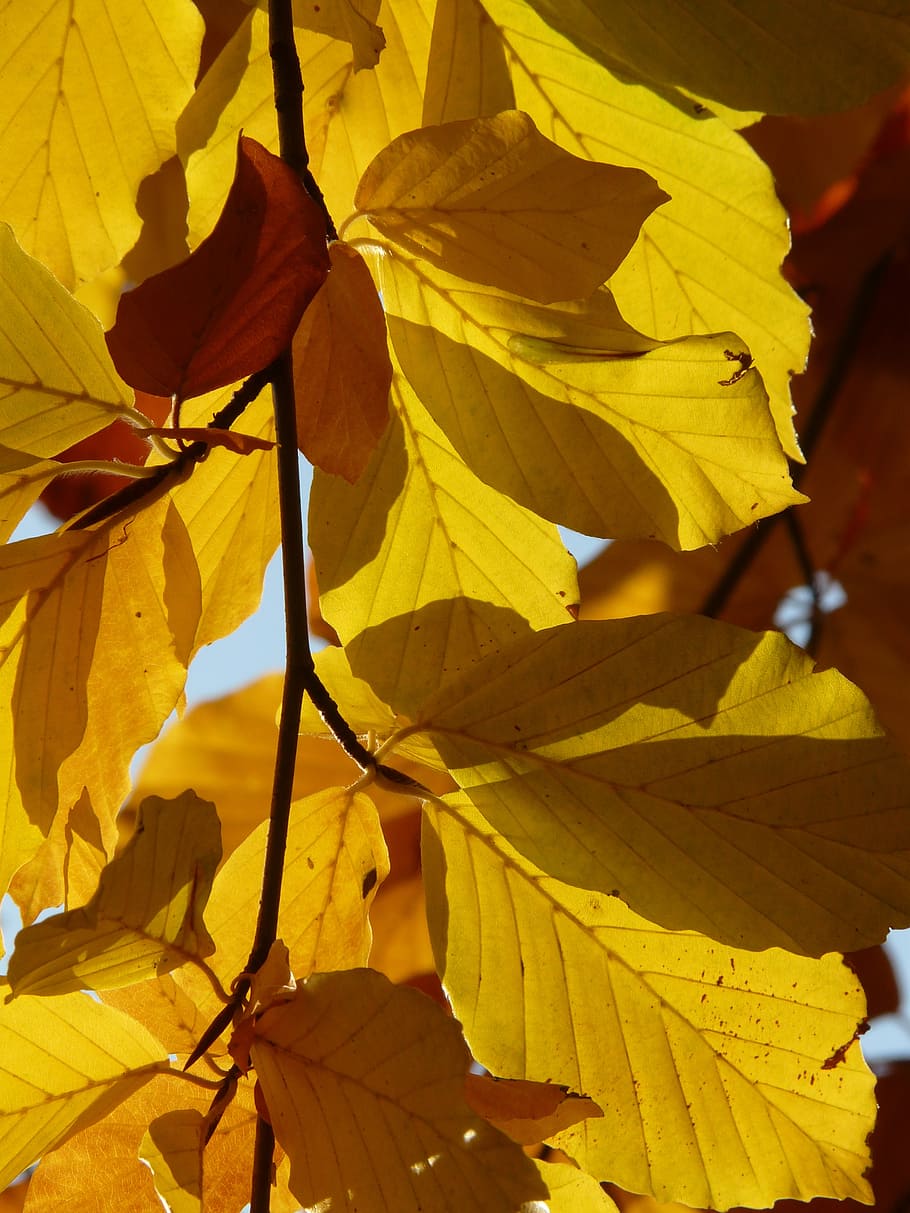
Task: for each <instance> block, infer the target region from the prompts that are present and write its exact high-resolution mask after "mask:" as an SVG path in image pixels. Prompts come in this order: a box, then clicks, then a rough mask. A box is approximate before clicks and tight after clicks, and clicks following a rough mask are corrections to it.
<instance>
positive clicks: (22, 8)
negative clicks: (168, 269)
mask: <svg viewBox="0 0 910 1213" xmlns="http://www.w3.org/2000/svg"><path fill="white" fill-rule="evenodd" d="M202 33H203V26H202V19H201V17H200V15H199V12H198V10H197V9H196V7H195V5H193V4H192V3H190V0H155V2H154V3H153V4H152V3H149V2H147V0H139V2H136V0H101V2H100V3H92V0H75V2H73V0H40V2H39V3H37V4H21V3H19V0H6V2H5V3H4V4H3V5H2V7H0V46H2V47H3V57H4V61H3V66H2V84H3V87H2V89H0V132H2V135H0V213H2V214H3V216H4V218H5V219H6V220H8V221H9V222H10V223H11V224H12V226H13V228H14V229H15V230H16V232H17V233H18V235H19V238H20V240H21V241H22V243H23V245H24V246H25V248H27V249H28V251H29V252H31V253H34V255H35V256H36V257H38V258H40V260H41V261H43V262H44V263H45V264H46V265H49V266H50V267H51V269H52V270H53V271H54V273H55V274H56V275H57V277H58V278H59V279H60V280H61V281H62V282H64V283H65V284H66V285H67V286H73V285H75V284H76V283H77V282H84V281H87V280H88V279H92V278H94V277H96V275H97V274H98V273H99V272H100V271H101V270H103V269H106V268H107V267H108V266H112V265H116V264H117V262H118V261H119V260H120V258H121V257H122V256H123V254H124V253H125V252H126V251H127V249H128V248H129V247H130V245H132V244H133V243H134V242H135V240H136V237H137V236H138V234H139V228H140V219H139V215H138V213H137V211H136V203H135V198H136V191H137V189H138V186H139V183H140V181H141V180H142V178H143V177H145V176H146V175H147V174H149V173H152V172H154V171H155V169H157V168H158V167H159V165H161V164H162V163H163V162H164V161H165V160H167V159H168V157H169V156H170V155H172V153H173V151H174V123H175V122H176V119H177V115H178V114H179V113H180V111H181V109H182V108H183V106H184V105H185V104H186V102H187V101H188V99H189V97H190V94H191V93H192V91H193V79H194V77H195V75H196V68H197V65H198V62H199V47H200V44H201V41H202Z"/></svg>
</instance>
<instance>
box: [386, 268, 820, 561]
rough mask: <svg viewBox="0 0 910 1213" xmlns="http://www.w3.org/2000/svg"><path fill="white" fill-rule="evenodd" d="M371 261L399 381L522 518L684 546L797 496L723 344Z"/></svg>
mask: <svg viewBox="0 0 910 1213" xmlns="http://www.w3.org/2000/svg"><path fill="white" fill-rule="evenodd" d="M376 264H377V267H378V273H379V281H380V285H381V290H382V294H383V300H384V302H385V306H386V310H387V312H388V315H389V332H390V335H391V337H392V341H393V344H394V347H395V354H396V357H397V358H398V360H399V361H400V363H401V366H402V369H403V371H404V373H405V374H406V375H407V377H408V378H409V380H410V382H411V385H412V386H413V387H414V389H415V390H416V392H417V394H418V396H419V397H420V398H421V400H422V401H423V402H424V404H425V405H426V407H427V409H428V410H429V411H430V413H431V414H432V415H433V417H434V420H435V421H436V422H437V423H438V424H439V425H440V426H441V427H442V429H443V430H445V431H446V433H447V435H448V437H449V439H450V441H451V442H452V443H453V445H454V446H455V448H456V449H457V450H458V452H459V454H460V455H461V456H462V457H463V458H464V459H465V461H466V462H467V463H468V464H469V466H470V467H471V468H472V469H474V470H476V472H477V474H478V475H479V476H481V477H482V478H483V479H484V480H485V481H486V482H487V483H488V484H490V485H492V486H493V487H495V488H497V489H499V490H500V491H501V492H503V493H506V494H508V495H509V496H510V497H512V498H513V499H514V500H516V501H518V502H519V503H520V504H522V505H524V506H526V507H527V508H529V509H533V510H535V511H536V512H537V513H539V514H542V515H543V516H544V517H547V518H550V519H552V520H553V521H556V522H561V523H564V524H565V525H567V526H571V527H573V528H574V529H576V530H579V531H582V532H583V533H586V534H592V535H604V536H609V537H612V538H619V537H622V538H635V537H652V538H653V537H659V538H660V539H662V540H663V541H664V542H665V543H668V544H670V545H671V546H673V547H683V548H692V547H699V546H701V545H703V544H706V543H709V542H715V541H716V540H718V539H719V538H720V537H721V536H722V535H724V534H727V533H729V532H730V531H735V530H738V529H740V528H741V527H743V526H745V525H747V524H748V523H749V522H751V521H755V520H757V519H758V518H760V517H762V516H765V515H767V514H772V513H775V512H776V511H778V510H780V509H782V508H784V507H785V506H786V505H788V504H792V503H793V502H795V501H799V500H802V498H801V497H800V495H799V494H797V493H795V492H794V490H793V489H792V488H791V486H790V479H789V474H788V471H787V464H786V460H785V458H784V456H783V454H782V452H781V449H780V444H779V442H778V439H777V436H776V433H775V430H774V425H773V422H772V419H771V416H770V413H769V411H768V402H767V397H766V395H765V392H764V389H763V387H762V384H761V380H760V379H759V378H758V376H757V374H756V373H755V372H754V371H747V372H746V373H745V374H741V373H740V374H738V373H737V372H739V371H741V370H742V367H741V364H740V361H739V360H738V359H739V358H742V360H743V361H747V359H746V355H745V353H744V352H743V347H742V343H741V342H740V341H739V340H738V339H737V338H736V337H735V336H734V335H733V334H730V333H728V334H722V335H719V336H715V337H702V338H691V339H688V340H685V341H680V342H676V343H674V342H671V343H669V344H666V345H660V344H657V343H655V342H653V341H651V340H649V339H648V338H646V337H643V336H642V335H641V334H640V333H636V332H635V331H634V330H632V329H630V328H629V326H628V325H626V324H625V323H624V321H623V320H622V317H621V316H620V315H619V313H618V311H617V310H616V306H615V304H614V303H613V300H612V299H611V297H610V296H609V295H607V294H599V295H597V296H595V297H594V298H593V299H592V300H590V301H587V302H584V301H581V302H577V303H573V304H568V305H565V306H563V307H556V308H549V309H545V308H535V307H533V306H530V305H527V304H525V303H524V302H522V301H521V300H518V299H516V298H514V297H508V296H503V295H501V294H495V293H491V292H489V291H484V290H483V289H482V288H478V287H474V286H469V285H468V284H467V283H464V282H461V281H459V280H458V279H457V278H454V277H452V276H450V275H448V274H445V273H444V272H442V271H440V270H437V269H434V268H433V267H431V266H429V265H427V264H426V263H425V262H418V261H416V260H411V259H409V258H407V257H406V256H404V255H400V254H398V252H397V251H396V253H395V254H394V255H393V256H388V255H386V256H381V257H378V258H377V259H376ZM695 402H697V404H696V403H695Z"/></svg>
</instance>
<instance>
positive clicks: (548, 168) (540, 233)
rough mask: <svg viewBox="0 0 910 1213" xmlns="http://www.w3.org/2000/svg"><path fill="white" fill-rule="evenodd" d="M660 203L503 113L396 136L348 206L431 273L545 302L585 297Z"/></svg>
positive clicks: (633, 181)
mask: <svg viewBox="0 0 910 1213" xmlns="http://www.w3.org/2000/svg"><path fill="white" fill-rule="evenodd" d="M666 200H667V195H666V194H664V193H663V192H662V191H661V190H659V189H658V188H657V187H656V185H655V183H654V181H653V180H652V179H651V178H650V177H648V176H647V175H646V174H644V173H642V172H640V171H636V170H630V169H622V168H615V167H613V166H610V165H606V164H596V163H594V162H592V161H591V160H588V159H580V158H578V157H577V156H571V155H568V154H567V153H566V152H564V151H563V150H562V149H561V148H560V147H559V146H558V145H557V144H555V143H553V142H551V140H549V139H547V138H545V137H544V136H543V135H542V134H541V133H540V131H539V130H537V128H536V127H535V125H534V123H533V121H532V120H531V119H530V118H529V117H528V115H527V114H524V113H521V112H519V111H518V110H510V111H506V112H505V113H502V114H497V115H496V116H495V117H492V118H476V119H464V120H462V121H459V122H448V123H446V124H445V125H443V126H434V127H424V128H423V129H422V130H417V131H412V132H410V133H409V134H406V135H401V136H400V137H399V138H398V139H396V140H394V141H393V142H392V143H391V144H390V145H389V146H388V147H387V148H385V149H384V150H383V151H382V152H380V153H379V155H378V156H377V157H376V159H375V160H374V161H373V162H372V163H371V164H370V166H369V167H368V168H367V170H366V172H365V173H364V174H363V177H362V178H361V180H360V184H359V186H358V187H357V193H356V195H355V197H354V204H355V206H356V207H357V208H358V210H359V211H361V212H363V213H365V214H367V215H368V216H369V219H370V222H371V223H372V224H373V226H374V227H375V228H376V229H377V230H378V231H380V232H382V233H383V234H384V235H385V236H387V237H389V238H390V239H392V240H394V241H395V242H396V243H397V244H399V245H401V246H402V247H403V248H405V249H407V250H408V251H410V252H411V253H414V254H416V255H417V256H419V257H423V258H425V259H427V260H428V261H430V262H432V263H433V264H434V265H435V266H437V267H444V268H445V269H446V270H447V271H448V272H449V273H452V274H455V275H457V276H459V277H462V278H468V279H471V280H472V281H475V282H480V283H484V284H486V285H488V286H492V287H494V288H497V289H499V290H505V291H511V292H513V293H514V294H516V295H524V296H527V297H528V298H531V299H536V300H538V301H540V302H541V303H551V302H552V301H553V300H555V299H577V298H582V297H583V296H585V295H590V294H591V292H592V291H593V290H594V289H595V288H596V287H598V286H599V285H600V284H601V283H602V282H603V281H604V279H606V278H608V277H609V276H610V274H611V273H613V271H614V270H615V269H616V268H617V266H618V265H619V263H620V262H621V261H622V259H623V257H625V255H626V253H627V252H628V251H629V249H630V247H631V246H632V244H633V243H634V241H635V239H636V237H637V236H638V232H639V229H640V227H641V225H642V222H643V221H644V220H645V219H646V218H647V217H648V215H649V214H650V213H651V212H652V211H653V210H654V208H655V207H657V206H659V205H660V204H661V203H662V202H665V201H666Z"/></svg>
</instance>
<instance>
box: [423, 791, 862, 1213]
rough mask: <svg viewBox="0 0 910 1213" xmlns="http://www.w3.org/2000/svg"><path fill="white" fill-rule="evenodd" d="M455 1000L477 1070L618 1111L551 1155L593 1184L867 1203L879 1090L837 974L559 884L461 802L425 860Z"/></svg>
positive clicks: (828, 962)
mask: <svg viewBox="0 0 910 1213" xmlns="http://www.w3.org/2000/svg"><path fill="white" fill-rule="evenodd" d="M423 863H424V876H425V880H426V884H427V903H428V915H429V921H430V931H431V935H432V937H433V946H434V950H435V952H436V958H437V964H438V966H439V970H440V973H441V975H442V979H443V985H444V988H445V990H446V993H447V994H448V996H449V998H450V999H451V1001H452V1005H453V1010H454V1012H455V1014H456V1015H457V1016H458V1018H459V1019H460V1020H461V1021H462V1023H463V1024H464V1029H465V1036H466V1038H467V1040H468V1042H469V1044H470V1046H471V1049H472V1052H473V1054H474V1056H475V1058H476V1059H477V1061H478V1062H479V1063H480V1064H481V1065H483V1066H486V1067H487V1068H488V1069H490V1070H492V1071H493V1072H494V1073H497V1074H503V1075H509V1076H512V1077H515V1078H524V1079H531V1080H537V1081H541V1080H547V1081H550V1082H556V1083H561V1084H564V1085H565V1086H568V1087H569V1088H570V1089H571V1090H576V1091H584V1092H585V1093H586V1094H587V1095H588V1096H589V1097H590V1098H591V1099H593V1100H596V1101H597V1102H598V1103H599V1104H600V1106H601V1108H602V1109H603V1116H602V1117H591V1118H587V1119H585V1120H583V1121H581V1122H580V1123H579V1124H577V1125H575V1126H573V1127H571V1128H568V1129H566V1130H565V1131H564V1132H561V1133H559V1134H557V1135H556V1136H555V1138H554V1139H553V1144H554V1145H556V1146H559V1147H562V1148H563V1149H564V1150H565V1151H566V1152H567V1153H568V1154H569V1156H570V1157H571V1158H573V1159H575V1160H576V1161H577V1162H578V1163H579V1165H580V1166H582V1167H583V1168H584V1169H585V1170H586V1171H588V1172H590V1173H591V1174H592V1175H593V1176H594V1177H595V1178H596V1179H601V1180H605V1179H609V1180H611V1181H613V1182H614V1183H616V1184H619V1185H620V1186H621V1187H624V1188H627V1189H630V1190H632V1191H636V1192H650V1193H651V1194H652V1195H653V1196H655V1197H656V1198H657V1199H658V1200H678V1201H681V1202H685V1203H686V1204H688V1205H689V1206H691V1207H693V1208H709V1209H727V1208H729V1207H730V1206H731V1205H738V1204H742V1203H745V1204H746V1205H748V1206H749V1207H752V1208H760V1209H761V1208H769V1207H770V1206H771V1204H773V1202H774V1201H775V1200H777V1199H779V1198H781V1197H785V1196H792V1197H795V1198H796V1199H798V1200H808V1199H809V1198H810V1197H812V1196H816V1195H823V1196H829V1197H834V1198H836V1199H840V1198H844V1197H848V1196H850V1197H853V1198H855V1199H857V1200H860V1201H863V1202H867V1201H869V1199H870V1196H871V1192H870V1189H869V1185H868V1183H867V1181H866V1179H865V1178H864V1171H865V1169H866V1167H867V1165H868V1161H869V1157H868V1146H867V1143H866V1137H867V1135H868V1133H869V1131H870V1130H871V1128H872V1124H873V1122H874V1118H875V1097H874V1086H875V1079H874V1076H873V1075H872V1073H871V1072H870V1070H869V1069H868V1067H867V1065H866V1063H865V1062H864V1060H863V1057H862V1053H861V1051H860V1047H859V1043H858V1040H857V1036H858V1033H859V1031H860V1024H861V1023H862V1020H863V1016H864V1013H865V1000H864V998H863V993H862V989H861V988H860V986H859V983H858V981H857V980H856V977H855V975H854V974H853V973H852V972H851V971H850V969H848V968H847V966H846V965H845V964H844V963H843V961H842V959H841V957H840V956H837V955H835V954H831V955H828V956H825V957H823V958H822V959H821V960H812V959H807V958H805V957H798V956H794V955H792V954H791V953H789V952H784V951H781V950H778V949H769V950H768V951H765V952H743V951H739V950H736V949H731V948H726V947H724V946H723V945H721V944H718V943H715V942H714V941H713V940H711V939H708V938H706V937H705V936H702V935H696V934H694V933H672V932H667V931H663V930H661V929H660V928H659V927H656V926H654V925H653V924H652V923H649V922H647V921H645V920H644V919H642V918H639V917H638V915H636V914H633V913H632V911H631V910H628V909H627V908H626V907H625V906H624V905H623V904H622V903H621V902H620V901H619V900H618V899H617V898H615V897H609V896H605V895H603V894H598V893H591V892H589V891H587V890H585V889H579V888H574V887H572V886H569V885H566V884H562V883H561V882H559V881H557V880H553V879H552V878H551V877H549V876H547V875H546V874H545V873H544V872H542V871H541V870H540V869H539V868H537V867H536V866H535V865H533V864H531V863H529V862H528V861H527V860H525V859H524V858H522V857H521V856H520V855H519V854H518V852H517V851H515V849H514V848H513V847H511V846H510V845H509V844H508V843H507V842H506V841H505V839H504V838H503V837H502V836H501V835H499V834H497V833H495V832H494V831H493V830H492V829H491V827H490V826H489V825H488V824H487V823H486V822H485V820H484V819H483V817H482V816H481V815H480V814H479V813H478V812H477V810H476V809H474V808H473V807H472V806H471V805H470V803H469V802H468V801H467V800H466V799H465V798H464V797H458V796H452V797H447V798H446V801H445V802H444V803H438V804H433V805H429V806H428V807H427V814H426V818H425V830H424V846H423Z"/></svg>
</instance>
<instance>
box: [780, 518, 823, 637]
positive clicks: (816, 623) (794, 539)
mask: <svg viewBox="0 0 910 1213" xmlns="http://www.w3.org/2000/svg"><path fill="white" fill-rule="evenodd" d="M784 522H785V524H786V527H787V531H788V533H789V535H790V542H791V543H792V544H793V550H794V552H795V553H796V559H797V561H798V562H799V567H800V569H801V571H802V574H803V577H805V579H806V585H807V586H808V587H809V592H810V594H811V595H812V614H811V615H810V617H809V635H808V636H807V637H806V642H805V644H804V645H803V648H804V649H805V650H806V652H807V653H809V654H810V655H811V654H812V653H813V652H814V651H815V649H816V647H817V646H818V641H819V633H820V632H821V628H822V607H821V601H820V599H819V593H818V570H817V569H816V567H815V561H814V560H813V559H812V555H811V553H810V551H809V545H808V543H807V541H806V533H805V531H804V530H803V526H802V523H801V522H800V520H799V518H798V517H797V515H796V514H795V513H794V511H793V510H787V512H786V514H785V515H784Z"/></svg>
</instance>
